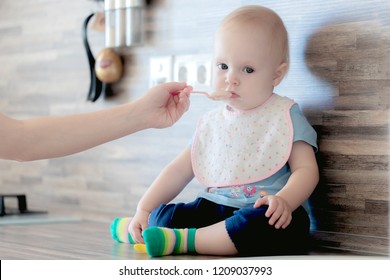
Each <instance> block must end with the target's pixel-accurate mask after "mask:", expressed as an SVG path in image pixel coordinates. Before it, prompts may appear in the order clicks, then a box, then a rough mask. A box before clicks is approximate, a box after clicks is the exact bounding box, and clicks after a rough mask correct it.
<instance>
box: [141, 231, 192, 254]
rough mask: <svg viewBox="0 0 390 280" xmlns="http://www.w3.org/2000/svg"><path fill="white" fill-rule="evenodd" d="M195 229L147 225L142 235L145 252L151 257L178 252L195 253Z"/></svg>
mask: <svg viewBox="0 0 390 280" xmlns="http://www.w3.org/2000/svg"><path fill="white" fill-rule="evenodd" d="M195 232H196V229H194V228H190V229H171V228H164V227H149V228H147V229H145V230H144V232H143V233H142V236H143V238H144V241H145V245H146V252H147V253H148V255H149V256H151V257H159V256H165V255H178V254H195V253H196V251H195Z"/></svg>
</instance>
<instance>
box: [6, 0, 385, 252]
mask: <svg viewBox="0 0 390 280" xmlns="http://www.w3.org/2000/svg"><path fill="white" fill-rule="evenodd" d="M151 2H152V6H151V7H150V8H149V9H148V10H147V11H146V15H145V29H146V41H145V44H144V46H141V47H135V48H130V49H122V50H118V51H119V52H120V53H121V54H122V55H123V57H124V59H125V76H124V77H123V78H122V79H121V81H120V82H118V83H116V84H115V85H113V89H114V91H115V92H116V94H117V95H116V97H115V98H111V99H100V100H99V101H98V102H96V103H94V104H92V103H88V102H86V101H85V100H86V94H87V90H88V87H89V80H88V79H89V72H88V66H87V59H86V56H85V53H84V49H83V46H82V41H81V25H82V22H83V20H84V18H85V17H86V16H87V15H88V14H89V13H91V12H94V11H97V10H100V9H101V7H100V6H99V5H96V4H95V3H93V2H92V1H87V0H77V1H76V0H72V1H57V0H39V1H12V0H1V1H0V66H1V67H0V110H1V112H3V113H5V114H7V115H10V116H13V117H15V118H26V117H35V116H40V115H62V114H73V113H79V112H86V111H93V110H98V109H102V108H107V107H111V106H114V105H117V104H122V103H125V102H128V101H131V100H134V99H135V98H137V97H138V96H140V95H141V94H142V93H143V92H144V91H145V90H146V89H147V88H148V87H149V77H148V75H149V70H150V69H149V59H150V58H151V57H153V56H160V55H173V54H194V53H207V54H211V52H212V41H213V40H212V36H213V32H214V30H215V28H216V26H217V25H218V22H219V21H220V20H221V19H222V18H223V16H224V15H226V14H227V13H228V12H230V11H231V10H232V9H234V8H236V7H238V6H240V5H244V4H262V5H265V6H268V7H270V8H272V9H274V10H275V11H276V12H278V13H279V14H280V15H281V17H282V18H283V19H284V21H285V23H286V26H287V28H288V31H289V36H290V45H291V66H290V71H289V74H288V76H287V78H286V79H285V80H284V81H283V83H282V84H281V85H280V86H279V87H278V89H277V92H278V93H280V94H283V95H287V96H290V97H292V98H294V99H295V100H296V101H297V102H298V103H299V104H300V106H301V107H302V109H303V110H304V112H305V113H306V115H307V116H308V118H309V120H310V122H311V123H312V124H313V125H314V126H315V128H316V130H317V132H318V134H319V147H320V151H319V153H318V160H319V163H320V166H321V175H322V178H321V183H320V185H319V186H318V188H317V190H316V193H315V195H314V197H313V209H314V211H313V216H314V217H315V221H316V223H315V224H313V226H314V227H316V233H315V238H316V240H317V241H318V242H319V244H320V245H321V246H327V247H332V248H336V249H340V250H351V251H356V252H360V253H363V254H367V253H369V254H388V252H389V251H388V238H389V228H388V225H389V215H388V208H389V104H390V63H389V62H390V61H389V60H390V58H389V55H390V49H389V45H390V26H389V25H390V20H389V19H390V7H389V5H390V4H389V2H388V1H383V0H382V1H380V0H373V1H363V0H354V1H341V0H330V1H327V2H326V3H323V2H321V1H309V0H297V1H287V0H282V1H270V0H264V1H254V0H252V1H250V0H246V1H238V0H229V1H223V5H222V4H221V1H216V0H215V1H206V0H200V1H190V0H160V1H151ZM367 2H369V3H367ZM89 38H90V42H91V46H92V50H93V52H94V54H95V55H96V54H97V53H98V52H99V51H100V50H101V49H102V48H103V42H104V38H103V34H102V33H98V32H95V31H92V30H90V31H89ZM213 106H214V104H213V103H210V102H209V101H207V100H205V99H204V98H200V97H199V98H193V99H192V106H191V109H190V111H189V112H188V113H187V114H186V115H185V117H184V118H183V119H182V120H181V121H180V122H179V123H178V124H177V125H175V126H174V127H172V128H169V129H166V130H148V131H143V132H139V133H137V134H134V135H132V136H130V137H126V138H124V139H121V140H118V141H114V142H112V143H109V144H105V145H103V146H100V147H97V148H94V149H92V150H89V151H86V152H83V153H80V154H77V155H73V156H69V157H65V158H60V159H52V160H42V161H36V162H30V163H17V162H9V161H0V192H1V193H14V192H22V193H27V195H28V203H29V207H30V208H31V209H45V210H49V212H50V213H52V214H61V215H77V216H81V217H84V218H88V219H95V220H103V221H106V222H109V221H111V219H112V217H114V216H117V215H120V216H121V215H128V214H131V213H132V212H133V211H134V209H135V207H136V203H137V201H138V199H139V198H140V196H141V195H142V194H143V193H144V191H145V190H146V189H147V187H148V186H149V184H150V183H151V182H152V180H153V179H154V178H155V176H156V175H157V174H158V173H159V171H160V170H161V168H163V166H165V165H166V164H167V163H168V162H169V161H170V160H171V159H172V158H173V157H174V156H175V155H176V154H177V153H178V152H179V151H180V150H181V149H182V148H183V147H184V146H185V145H187V144H188V141H189V139H190V138H191V137H192V133H193V130H194V126H195V124H196V120H197V118H198V117H199V115H200V114H201V113H202V112H204V111H206V110H207V109H209V108H211V107H213ZM0 137H1V136H0ZM200 188H201V186H200V185H199V184H198V183H197V182H196V181H194V182H192V183H191V185H190V187H189V188H188V189H187V190H186V191H185V192H184V193H183V194H182V195H180V197H179V198H178V199H179V200H185V201H189V200H191V199H192V198H193V197H194V196H195V195H196V193H197V192H198V191H199V189H200Z"/></svg>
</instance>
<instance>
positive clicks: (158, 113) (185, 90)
mask: <svg viewBox="0 0 390 280" xmlns="http://www.w3.org/2000/svg"><path fill="white" fill-rule="evenodd" d="M191 90H192V87H191V86H187V84H186V83H176V82H170V83H165V84H161V85H158V86H155V87H153V88H151V89H149V90H148V91H147V92H146V94H145V95H144V96H142V97H141V98H140V99H138V100H137V101H138V105H139V106H141V108H142V110H144V113H146V114H147V117H146V118H147V120H148V122H149V124H148V126H149V127H151V128H165V127H169V126H172V125H173V124H174V123H175V122H176V121H178V120H179V119H180V117H181V116H182V115H183V114H184V113H185V112H186V111H187V110H188V108H189V106H190V99H189V96H190V92H191ZM177 92H180V93H179V94H172V93H177Z"/></svg>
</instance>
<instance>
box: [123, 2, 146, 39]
mask: <svg viewBox="0 0 390 280" xmlns="http://www.w3.org/2000/svg"><path fill="white" fill-rule="evenodd" d="M143 4H144V1H142V0H126V46H134V45H140V44H141V43H142V38H143V27H144V25H143Z"/></svg>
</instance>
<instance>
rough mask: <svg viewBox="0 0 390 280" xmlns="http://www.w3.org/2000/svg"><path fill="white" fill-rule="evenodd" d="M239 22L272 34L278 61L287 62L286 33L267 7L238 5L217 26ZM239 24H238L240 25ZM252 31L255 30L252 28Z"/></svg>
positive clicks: (276, 15)
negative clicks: (238, 6) (278, 57)
mask: <svg viewBox="0 0 390 280" xmlns="http://www.w3.org/2000/svg"><path fill="white" fill-rule="evenodd" d="M238 24H241V25H243V26H245V27H246V28H250V27H252V28H253V26H257V27H259V28H262V30H265V31H267V34H269V35H270V36H272V39H273V40H271V42H272V49H273V51H279V52H278V54H279V55H280V59H281V61H280V63H287V65H288V64H289V44H288V34H287V30H286V27H285V26H284V23H283V21H282V19H281V18H280V17H279V15H278V14H277V13H275V12H274V11H273V10H271V9H269V8H265V7H262V6H258V5H248V6H243V7H240V8H238V9H236V10H234V11H233V12H232V13H230V14H228V15H227V16H226V17H225V18H224V19H223V21H222V22H221V25H220V27H219V30H221V29H225V28H229V27H233V26H236V25H238ZM241 25H240V26H241ZM253 32H256V30H255V29H254V30H253Z"/></svg>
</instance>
